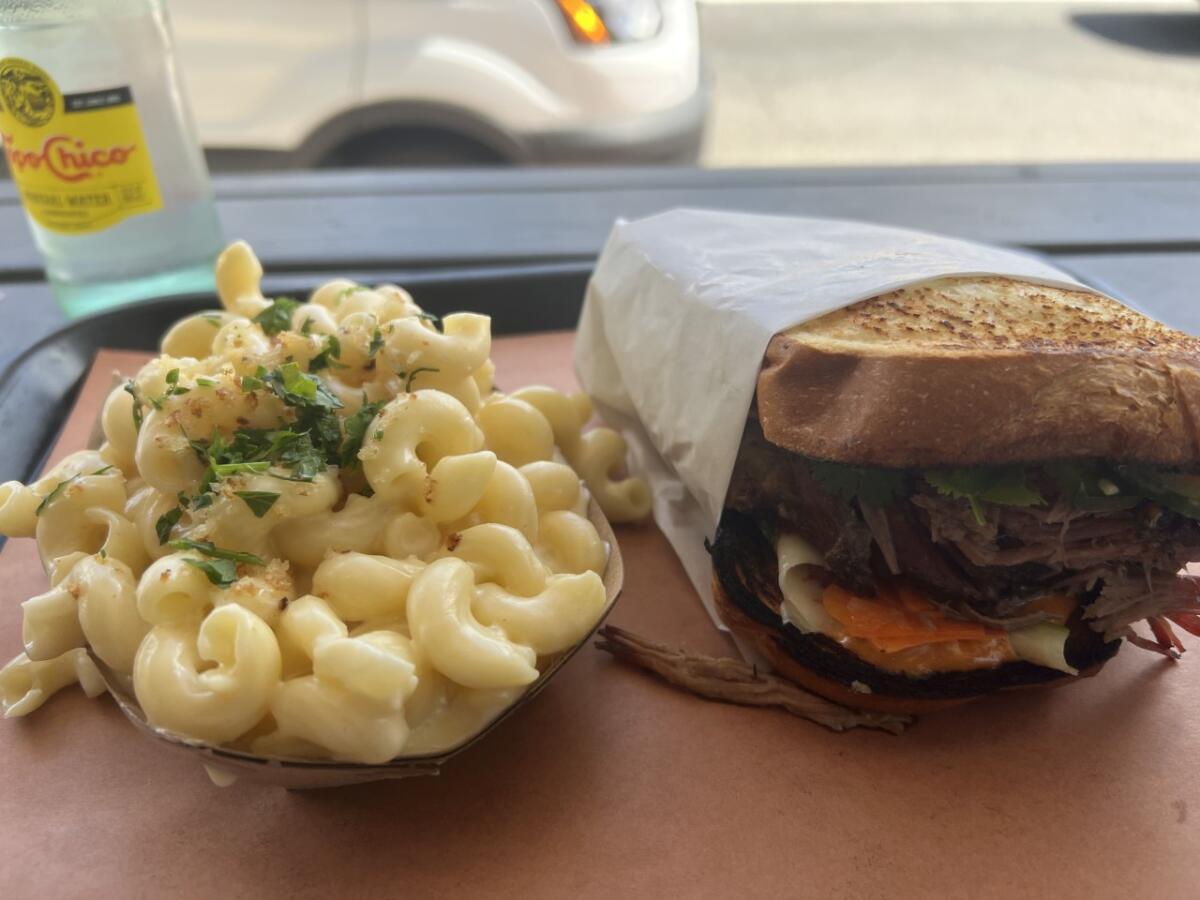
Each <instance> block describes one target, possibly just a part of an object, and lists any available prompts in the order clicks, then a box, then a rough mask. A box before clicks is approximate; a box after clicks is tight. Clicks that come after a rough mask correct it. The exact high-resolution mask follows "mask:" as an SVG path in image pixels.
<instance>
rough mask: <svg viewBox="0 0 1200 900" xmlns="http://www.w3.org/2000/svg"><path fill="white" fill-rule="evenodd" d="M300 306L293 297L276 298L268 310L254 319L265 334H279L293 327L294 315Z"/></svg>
mask: <svg viewBox="0 0 1200 900" xmlns="http://www.w3.org/2000/svg"><path fill="white" fill-rule="evenodd" d="M299 305H300V304H299V302H297V301H296V300H293V299H292V298H291V297H276V298H275V300H274V302H272V303H271V305H270V306H268V307H267V308H266V309H264V310H263V311H262V312H260V313H259V314H258V315H257V316H255V317H254V321H255V322H256V323H258V325H260V326H261V327H262V330H263V333H264V334H279V332H281V331H287V330H288V329H289V328H291V327H292V313H294V312H295V311H296V307H298V306H299Z"/></svg>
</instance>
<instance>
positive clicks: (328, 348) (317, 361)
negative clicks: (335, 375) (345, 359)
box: [308, 334, 350, 372]
mask: <svg viewBox="0 0 1200 900" xmlns="http://www.w3.org/2000/svg"><path fill="white" fill-rule="evenodd" d="M341 355H342V343H341V341H339V340H338V339H337V337H336V336H334V335H332V334H331V335H329V337H327V338H326V339H325V349H324V350H322V351H321V352H320V353H318V354H317V355H316V356H314V357H313V358H312V361H311V362H310V363H309V364H308V371H310V372H317V371H320V370H321V369H329V368H333V369H348V368H350V367H349V366H347V365H344V364H343V363H341V362H338V359H339V357H341Z"/></svg>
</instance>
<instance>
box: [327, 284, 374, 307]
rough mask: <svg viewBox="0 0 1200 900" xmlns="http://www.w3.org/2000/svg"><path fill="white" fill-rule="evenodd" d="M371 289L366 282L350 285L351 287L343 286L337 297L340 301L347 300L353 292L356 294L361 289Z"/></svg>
mask: <svg viewBox="0 0 1200 900" xmlns="http://www.w3.org/2000/svg"><path fill="white" fill-rule="evenodd" d="M369 290H370V288H369V287H367V286H366V285H365V284H352V285H350V287H348V288H343V289H342V290H341V291H339V292H338V295H337V297H336V298H335V299H336V300H337V302H338V303H341V302H342V301H343V300H345V299H346V298H347V297H348V296H350V295H351V294H356V293H358V292H359V291H369Z"/></svg>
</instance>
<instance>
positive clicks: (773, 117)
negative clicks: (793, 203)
mask: <svg viewBox="0 0 1200 900" xmlns="http://www.w3.org/2000/svg"><path fill="white" fill-rule="evenodd" d="M700 18H701V31H702V43H703V46H704V50H705V54H706V59H707V63H708V66H709V68H710V72H711V74H712V79H713V108H712V116H711V119H710V126H709V130H708V134H707V137H706V143H705V149H704V153H703V162H704V163H705V164H707V165H714V166H773V165H801V166H808V165H870V164H906V165H920V164H926V163H946V164H952V163H985V162H1068V161H1086V162H1095V161H1104V162H1108V161H1118V160H1143V161H1157V160H1163V161H1165V160H1172V161H1179V160H1187V161H1193V162H1195V161H1200V3H1198V2H1196V0H1179V2H1172V3H1155V2H1142V3H1138V2H1130V3H1119V2H1101V3H1083V2H1081V3H1055V2H1040V0H1033V2H1030V0H1025V2H958V3H938V2H911V0H894V2H862V0H855V2H845V0H843V2H827V3H818V2H809V0H790V2H789V0H775V2H767V3H754V2H745V0H725V2H702V4H701V13H700Z"/></svg>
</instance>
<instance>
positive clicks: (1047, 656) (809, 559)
mask: <svg viewBox="0 0 1200 900" xmlns="http://www.w3.org/2000/svg"><path fill="white" fill-rule="evenodd" d="M775 555H776V558H777V559H778V561H779V590H780V592H781V593H782V594H783V603H782V605H781V607H780V616H781V618H782V619H783V621H784V622H785V623H786V624H789V625H792V626H794V627H795V628H797V629H798V630H800V631H801V632H803V633H805V634H814V633H815V634H823V635H825V636H826V637H829V638H832V639H833V640H835V641H837V642H838V643H839V644H841V645H842V646H844V647H845V648H846V649H847V650H850V651H851V652H853V653H856V654H857V655H859V656H862V657H863V658H864V659H866V660H867V661H868V662H870V663H872V664H873V665H877V666H879V667H880V668H883V669H888V670H889V671H908V669H909V668H912V670H913V671H911V672H909V674H913V675H921V674H929V672H930V671H931V670H930V669H929V667H928V664H929V663H930V662H932V661H933V660H931V659H923V660H922V663H921V664H915V665H912V666H911V667H910V666H909V665H906V664H905V663H906V661H907V660H909V659H912V658H914V657H918V656H929V654H904V653H901V654H891V653H886V652H885V651H882V650H879V649H878V648H876V647H875V646H874V645H873V644H870V642H868V641H863V640H860V639H857V638H850V637H847V636H846V635H845V634H844V633H843V631H842V629H841V627H840V626H839V625H838V623H837V622H836V621H835V620H834V618H833V617H832V616H831V615H829V613H828V612H827V611H826V610H825V606H824V604H823V603H822V602H821V595H822V594H823V593H824V588H823V587H822V586H821V584H820V582H818V581H816V580H815V579H813V578H812V577H810V575H809V573H808V571H807V569H806V567H807V566H818V567H822V568H823V567H824V565H825V559H824V557H822V556H821V554H820V553H818V552H817V550H816V548H815V547H813V545H812V544H810V543H808V542H807V541H806V540H804V539H803V538H802V537H800V536H799V535H796V534H780V535H779V537H778V539H777V540H776V542H775ZM1069 634H1070V631H1069V629H1067V628H1066V627H1065V626H1063V625H1052V624H1049V623H1043V624H1041V625H1032V626H1030V627H1029V628H1022V629H1019V630H1017V631H1011V632H1009V633H1008V636H1007V637H1008V644H1009V645H1010V646H1011V648H1012V655H1013V657H1015V658H1017V659H1022V660H1025V661H1027V662H1031V663H1036V664H1037V665H1039V666H1045V667H1046V668H1048V669H1057V670H1058V671H1060V672H1066V673H1067V674H1068V675H1078V674H1079V670H1078V669H1076V668H1074V667H1072V666H1070V665H1068V664H1067V658H1066V643H1067V637H1068V635H1069ZM934 647H936V645H930V648H931V649H932V648H934ZM938 649H939V650H940V651H941V652H939V653H935V654H934V657H935V658H936V657H940V656H945V655H946V653H947V652H948V651H950V649H951V648H949V647H942V648H938ZM1010 658H1012V657H1010ZM1002 662H1004V659H1002V658H1000V657H997V656H995V655H994V654H993V655H983V654H981V655H980V657H979V658H978V659H975V660H961V659H958V660H955V661H954V663H955V664H951V661H950V660H948V659H945V660H942V662H941V664H940V665H939V666H938V669H937V670H939V671H940V670H941V669H942V667H943V666H944V668H945V669H971V668H990V667H993V666H997V665H1000V664H1001V663H1002Z"/></svg>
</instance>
